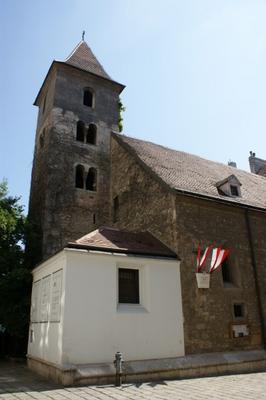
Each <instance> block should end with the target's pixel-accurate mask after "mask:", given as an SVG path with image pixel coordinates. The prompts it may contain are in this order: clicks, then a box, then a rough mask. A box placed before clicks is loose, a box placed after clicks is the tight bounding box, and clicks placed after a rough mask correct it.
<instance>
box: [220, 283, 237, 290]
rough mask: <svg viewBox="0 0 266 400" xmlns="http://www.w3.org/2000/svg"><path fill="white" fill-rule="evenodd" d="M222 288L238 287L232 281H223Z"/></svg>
mask: <svg viewBox="0 0 266 400" xmlns="http://www.w3.org/2000/svg"><path fill="white" fill-rule="evenodd" d="M223 288H224V289H239V287H238V286H236V285H234V284H233V283H230V282H224V283H223Z"/></svg>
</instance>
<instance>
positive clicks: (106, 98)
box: [29, 65, 119, 261]
mask: <svg viewBox="0 0 266 400" xmlns="http://www.w3.org/2000/svg"><path fill="white" fill-rule="evenodd" d="M48 82H49V84H47V85H46V87H45V88H44V89H43V90H46V110H45V112H44V113H43V110H42V104H43V99H44V97H45V94H44V93H43V94H42V98H41V107H40V110H39V117H38V124H37V132H36V143H35V152H34V162H33V171H32V186H31V198H30V207H29V216H30V220H31V221H32V222H34V223H35V227H36V230H37V231H38V232H39V237H38V240H37V241H38V242H39V243H38V246H37V248H38V256H37V260H38V261H39V260H41V259H42V258H47V257H48V256H50V255H52V254H54V253H55V252H56V251H57V250H59V249H60V248H62V247H63V246H64V245H65V244H66V242H68V241H73V240H75V239H77V238H79V237H81V236H82V235H84V234H86V233H88V232H90V231H92V230H93V229H96V228H97V227H98V226H100V225H107V224H109V222H110V196H109V193H110V133H111V130H112V129H116V128H117V121H118V96H119V87H118V86H117V85H116V84H114V83H112V82H109V81H107V80H104V79H101V78H98V77H96V76H93V75H91V74H89V73H86V72H82V71H79V70H76V69H75V68H72V67H67V66H65V65H60V67H57V71H56V73H55V72H53V77H51V79H50V80H49V81H48ZM84 87H90V88H92V89H93V91H94V93H95V106H94V107H93V108H91V107H87V106H85V105H83V89H84ZM47 91H48V92H47ZM79 120H81V121H83V122H84V123H85V124H87V125H88V124H89V123H94V124H96V126H97V141H96V145H92V144H86V143H82V142H79V141H77V140H76V127H77V122H78V121H79ZM44 128H45V130H44ZM41 135H42V137H41ZM77 164H82V165H84V166H85V168H86V169H87V170H88V169H89V168H90V167H94V168H96V169H97V191H88V190H85V189H77V188H75V166H76V165H77ZM36 244H37V243H35V245H36ZM29 247H30V246H29ZM35 261H36V260H35Z"/></svg>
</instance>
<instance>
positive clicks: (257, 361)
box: [72, 350, 266, 385]
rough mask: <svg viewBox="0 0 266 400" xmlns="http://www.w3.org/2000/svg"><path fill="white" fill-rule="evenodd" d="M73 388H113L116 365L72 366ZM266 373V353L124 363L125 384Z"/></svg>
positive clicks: (222, 354)
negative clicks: (109, 385) (92, 386)
mask: <svg viewBox="0 0 266 400" xmlns="http://www.w3.org/2000/svg"><path fill="white" fill-rule="evenodd" d="M72 367H73V370H75V372H74V371H73V372H74V373H73V375H72V376H73V384H74V385H80V384H91V385H95V384H113V383H114V382H115V368H114V365H113V363H106V364H83V365H75V366H72ZM260 371H266V351H265V350H253V351H240V352H227V353H205V354H195V355H188V356H184V357H178V358H165V359H156V360H143V361H127V362H124V363H123V376H122V380H123V382H125V383H128V382H144V381H151V380H157V381H158V380H164V379H178V378H180V379H181V378H195V377H203V376H214V375H225V374H235V373H248V372H260Z"/></svg>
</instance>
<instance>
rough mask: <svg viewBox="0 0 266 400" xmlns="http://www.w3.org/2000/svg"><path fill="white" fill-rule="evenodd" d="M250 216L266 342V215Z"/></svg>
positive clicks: (252, 214)
mask: <svg viewBox="0 0 266 400" xmlns="http://www.w3.org/2000/svg"><path fill="white" fill-rule="evenodd" d="M265 179H266V178H265ZM248 214H249V216H248V218H249V221H250V231H251V232H250V233H251V240H252V242H253V247H254V258H255V264H256V268H257V275H258V286H259V292H260V296H261V308H262V313H263V320H264V327H263V328H264V340H266V214H265V213H258V212H250V211H249V213H248ZM265 345H266V344H265Z"/></svg>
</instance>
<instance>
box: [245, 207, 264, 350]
mask: <svg viewBox="0 0 266 400" xmlns="http://www.w3.org/2000/svg"><path fill="white" fill-rule="evenodd" d="M245 217H246V225H247V232H248V241H249V247H250V254H251V263H252V267H253V272H254V279H255V287H256V292H257V296H258V308H259V315H260V322H261V328H262V336H263V345H264V349H266V330H265V328H266V327H265V321H264V315H263V304H262V298H261V290H260V285H259V278H258V271H257V263H256V256H255V250H254V242H253V236H252V230H251V225H250V218H249V212H248V209H246V210H245Z"/></svg>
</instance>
